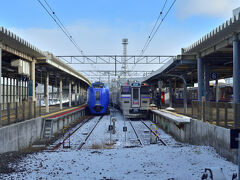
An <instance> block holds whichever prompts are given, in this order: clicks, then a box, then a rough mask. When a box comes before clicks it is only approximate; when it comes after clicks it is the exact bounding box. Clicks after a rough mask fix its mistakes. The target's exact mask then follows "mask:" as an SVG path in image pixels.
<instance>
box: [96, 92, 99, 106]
mask: <svg viewBox="0 0 240 180" xmlns="http://www.w3.org/2000/svg"><path fill="white" fill-rule="evenodd" d="M96 104H100V91H96Z"/></svg>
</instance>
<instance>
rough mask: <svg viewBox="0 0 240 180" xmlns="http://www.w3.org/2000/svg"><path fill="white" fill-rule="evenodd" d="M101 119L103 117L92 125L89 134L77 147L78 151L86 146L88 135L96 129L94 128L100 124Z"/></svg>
mask: <svg viewBox="0 0 240 180" xmlns="http://www.w3.org/2000/svg"><path fill="white" fill-rule="evenodd" d="M102 118H103V116H101V117H100V118H99V119H98V121H97V122H96V124H95V125H94V127H93V128H92V130H91V131H90V133H88V135H87V137H86V138H85V140H84V142H83V143H81V144H80V146H79V147H78V149H79V150H80V149H82V147H83V146H84V144H86V142H87V140H88V138H89V137H90V135H91V134H92V132H93V131H94V129H95V128H96V126H97V125H98V123H99V122H100V120H101V119H102Z"/></svg>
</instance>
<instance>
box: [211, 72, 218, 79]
mask: <svg viewBox="0 0 240 180" xmlns="http://www.w3.org/2000/svg"><path fill="white" fill-rule="evenodd" d="M210 77H211V79H212V80H217V79H218V74H217V73H216V72H212V73H211V74H210Z"/></svg>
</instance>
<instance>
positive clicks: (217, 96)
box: [216, 77, 219, 103]
mask: <svg viewBox="0 0 240 180" xmlns="http://www.w3.org/2000/svg"><path fill="white" fill-rule="evenodd" d="M218 101H219V87H218V77H217V79H216V102H217V103H218Z"/></svg>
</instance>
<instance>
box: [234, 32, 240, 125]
mask: <svg viewBox="0 0 240 180" xmlns="http://www.w3.org/2000/svg"><path fill="white" fill-rule="evenodd" d="M233 38H234V39H233V103H234V106H235V107H234V127H235V128H239V127H240V112H239V111H240V91H239V89H240V78H239V77H240V49H239V48H240V41H239V39H238V35H237V34H235V35H234V37H233Z"/></svg>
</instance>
